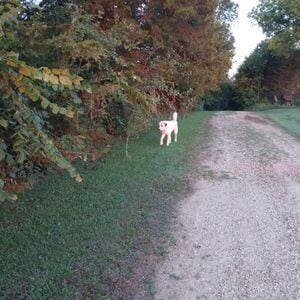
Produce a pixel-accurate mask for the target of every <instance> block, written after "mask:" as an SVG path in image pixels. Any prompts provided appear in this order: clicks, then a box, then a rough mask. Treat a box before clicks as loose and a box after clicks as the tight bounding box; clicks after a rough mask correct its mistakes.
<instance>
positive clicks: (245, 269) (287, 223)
mask: <svg viewBox="0 0 300 300" xmlns="http://www.w3.org/2000/svg"><path fill="white" fill-rule="evenodd" d="M211 122H212V126H213V128H214V139H213V141H212V144H211V148H210V149H209V151H207V153H206V155H204V156H201V158H200V159H199V164H201V165H202V167H206V168H207V170H208V172H207V173H206V176H202V177H201V178H199V179H198V180H197V182H196V183H195V184H194V186H193V192H192V193H191V195H190V196H189V197H188V198H187V199H185V200H184V201H182V203H181V205H180V207H179V211H178V227H177V228H176V244H175V245H174V246H173V247H172V248H171V249H170V251H169V254H168V255H167V257H166V260H165V261H164V262H163V263H162V265H161V266H159V267H158V269H157V272H156V279H155V280H156V291H157V293H156V296H155V298H156V299H163V300H166V299H172V300H176V299H178V300H184V299H230V300H233V299H260V300H267V299H300V142H299V141H297V140H296V139H294V138H293V137H291V136H290V135H288V134H287V133H285V132H283V131H282V130H280V129H278V128H275V127H274V126H273V125H272V124H271V123H270V122H269V121H267V120H265V119H263V118H261V117H260V116H258V115H256V114H252V113H246V112H236V113H224V112H222V113H218V114H217V115H216V116H215V117H214V118H213V119H212V121H211Z"/></svg>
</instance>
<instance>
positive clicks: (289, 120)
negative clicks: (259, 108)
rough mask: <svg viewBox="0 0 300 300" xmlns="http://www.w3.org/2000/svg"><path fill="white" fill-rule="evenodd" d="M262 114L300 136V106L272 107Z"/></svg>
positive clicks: (294, 134)
mask: <svg viewBox="0 0 300 300" xmlns="http://www.w3.org/2000/svg"><path fill="white" fill-rule="evenodd" d="M261 114H263V115H264V116H266V117H267V118H269V119H270V120H272V121H273V122H275V124H277V125H278V126H279V127H281V128H283V129H285V130H286V131H287V132H289V133H290V134H292V135H293V136H295V137H298V138H300V108H285V109H272V110H267V111H263V112H261Z"/></svg>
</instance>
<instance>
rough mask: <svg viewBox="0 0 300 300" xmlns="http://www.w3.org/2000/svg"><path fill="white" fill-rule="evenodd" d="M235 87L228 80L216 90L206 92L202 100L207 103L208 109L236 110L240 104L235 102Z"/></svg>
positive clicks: (206, 107)
mask: <svg viewBox="0 0 300 300" xmlns="http://www.w3.org/2000/svg"><path fill="white" fill-rule="evenodd" d="M234 97H235V87H234V85H233V83H231V82H226V83H224V84H222V85H221V87H220V88H219V89H218V90H216V91H209V92H206V93H205V95H204V96H203V97H202V98H201V101H200V102H204V103H205V109H206V110H236V109H238V107H239V105H237V103H236V102H235V98H234Z"/></svg>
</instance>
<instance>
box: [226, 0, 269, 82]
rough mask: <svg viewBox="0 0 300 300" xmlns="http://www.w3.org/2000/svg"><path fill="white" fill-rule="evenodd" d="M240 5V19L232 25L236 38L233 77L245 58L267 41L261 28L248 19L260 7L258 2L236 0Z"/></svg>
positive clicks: (231, 71)
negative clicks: (261, 42) (256, 7)
mask: <svg viewBox="0 0 300 300" xmlns="http://www.w3.org/2000/svg"><path fill="white" fill-rule="evenodd" d="M234 2H235V3H237V4H238V5H239V16H238V19H237V20H236V21H235V22H234V24H233V25H232V32H233V35H234V38H235V56H234V60H233V66H232V69H231V70H230V71H229V76H230V77H232V76H233V75H234V74H235V73H236V70H237V68H238V67H239V66H240V65H241V64H242V63H243V61H244V60H245V58H246V57H247V56H249V54H250V53H251V52H252V51H253V50H254V49H255V48H256V46H257V45H258V44H259V42H260V41H262V40H263V39H265V36H264V34H263V33H262V30H261V28H260V27H259V26H258V25H257V24H255V22H254V21H253V20H252V19H250V18H249V17H248V14H249V12H250V11H251V10H252V9H253V8H254V7H255V6H257V5H258V2H259V1H258V0H234Z"/></svg>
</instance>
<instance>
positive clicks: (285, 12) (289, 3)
mask: <svg viewBox="0 0 300 300" xmlns="http://www.w3.org/2000/svg"><path fill="white" fill-rule="evenodd" d="M251 15H252V17H253V18H254V19H255V20H256V21H257V23H258V24H259V25H260V26H261V27H262V29H263V32H264V33H265V34H266V35H267V37H269V38H271V39H270V46H271V48H272V49H273V50H275V51H277V52H278V53H279V52H280V53H282V54H286V55H288V54H289V50H291V49H295V48H299V46H300V45H299V41H300V22H299V19H300V2H299V1H297V0H261V1H260V4H259V5H258V6H257V7H256V8H255V9H254V10H253V11H252V14H251Z"/></svg>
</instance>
